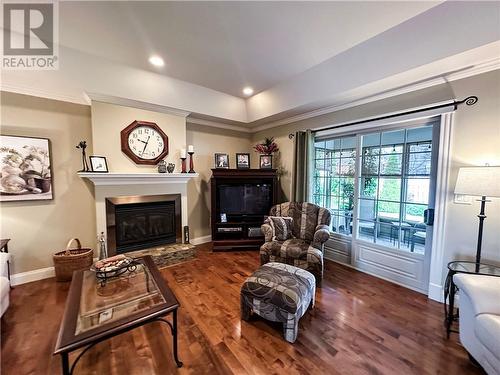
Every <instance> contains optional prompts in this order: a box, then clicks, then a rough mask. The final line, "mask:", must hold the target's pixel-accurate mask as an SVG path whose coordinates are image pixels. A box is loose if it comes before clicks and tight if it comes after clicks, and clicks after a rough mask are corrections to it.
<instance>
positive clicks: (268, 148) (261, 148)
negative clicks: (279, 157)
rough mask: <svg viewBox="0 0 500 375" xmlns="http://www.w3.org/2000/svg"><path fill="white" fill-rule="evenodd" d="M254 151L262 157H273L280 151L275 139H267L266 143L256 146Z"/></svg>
mask: <svg viewBox="0 0 500 375" xmlns="http://www.w3.org/2000/svg"><path fill="white" fill-rule="evenodd" d="M253 149H254V150H255V151H257V152H258V153H260V154H261V155H272V154H273V153H275V152H278V151H279V148H278V145H277V144H276V142H274V137H271V138H266V139H265V140H264V142H262V143H259V144H256V145H255V146H254V147H253Z"/></svg>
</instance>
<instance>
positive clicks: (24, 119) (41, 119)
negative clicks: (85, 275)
mask: <svg viewBox="0 0 500 375" xmlns="http://www.w3.org/2000/svg"><path fill="white" fill-rule="evenodd" d="M1 125H2V126H1V134H9V135H23V136H33V137H45V138H49V139H50V141H51V146H52V147H51V150H52V157H51V159H52V176H53V180H54V199H53V200H52V201H38V202H37V201H31V202H3V203H0V209H1V229H0V232H1V237H2V238H11V239H12V240H11V243H10V246H9V250H10V252H11V253H12V255H13V267H12V273H19V272H25V271H30V270H34V269H39V268H45V267H51V266H52V254H53V253H55V252H57V251H61V250H62V249H63V248H64V247H65V246H66V242H67V241H68V239H69V238H71V237H78V238H79V239H80V240H81V241H82V243H83V244H84V245H85V246H90V247H92V248H95V243H96V239H95V221H94V220H95V219H94V216H95V215H94V210H95V206H94V202H93V196H92V194H93V192H92V188H90V187H89V186H87V185H86V184H85V183H84V182H83V181H82V180H81V179H80V178H79V177H78V176H77V175H76V171H78V170H79V169H80V168H81V161H80V160H81V159H80V153H79V150H77V149H76V148H75V146H76V145H77V144H78V142H79V141H80V140H87V141H88V142H89V143H90V144H91V143H92V142H91V140H92V134H91V126H90V108H89V107H87V106H82V105H76V104H69V103H64V102H59V101H54V100H47V99H41V98H35V97H31V96H25V95H18V94H11V93H5V92H2V93H1ZM89 150H91V147H90V148H89Z"/></svg>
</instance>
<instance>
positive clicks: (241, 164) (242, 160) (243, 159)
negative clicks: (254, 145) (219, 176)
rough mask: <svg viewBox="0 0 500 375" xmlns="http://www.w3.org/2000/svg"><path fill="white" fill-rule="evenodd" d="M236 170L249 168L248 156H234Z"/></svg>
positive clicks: (239, 154)
mask: <svg viewBox="0 0 500 375" xmlns="http://www.w3.org/2000/svg"><path fill="white" fill-rule="evenodd" d="M236 168H238V169H248V168H250V154H244V153H237V154H236Z"/></svg>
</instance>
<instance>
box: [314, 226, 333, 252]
mask: <svg viewBox="0 0 500 375" xmlns="http://www.w3.org/2000/svg"><path fill="white" fill-rule="evenodd" d="M329 238H330V227H329V226H328V225H325V224H320V225H317V226H316V230H315V231H314V237H313V246H314V247H317V248H321V245H323V244H324V243H325V242H326V241H328V239H329Z"/></svg>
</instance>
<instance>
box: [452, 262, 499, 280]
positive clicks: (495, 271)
mask: <svg viewBox="0 0 500 375" xmlns="http://www.w3.org/2000/svg"><path fill="white" fill-rule="evenodd" d="M476 265H478V263H476V262H472V261H454V262H450V263H448V269H449V270H450V271H453V272H457V273H475V274H480V275H489V276H499V277H500V267H499V266H494V265H492V264H485V263H479V267H478V269H476Z"/></svg>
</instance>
